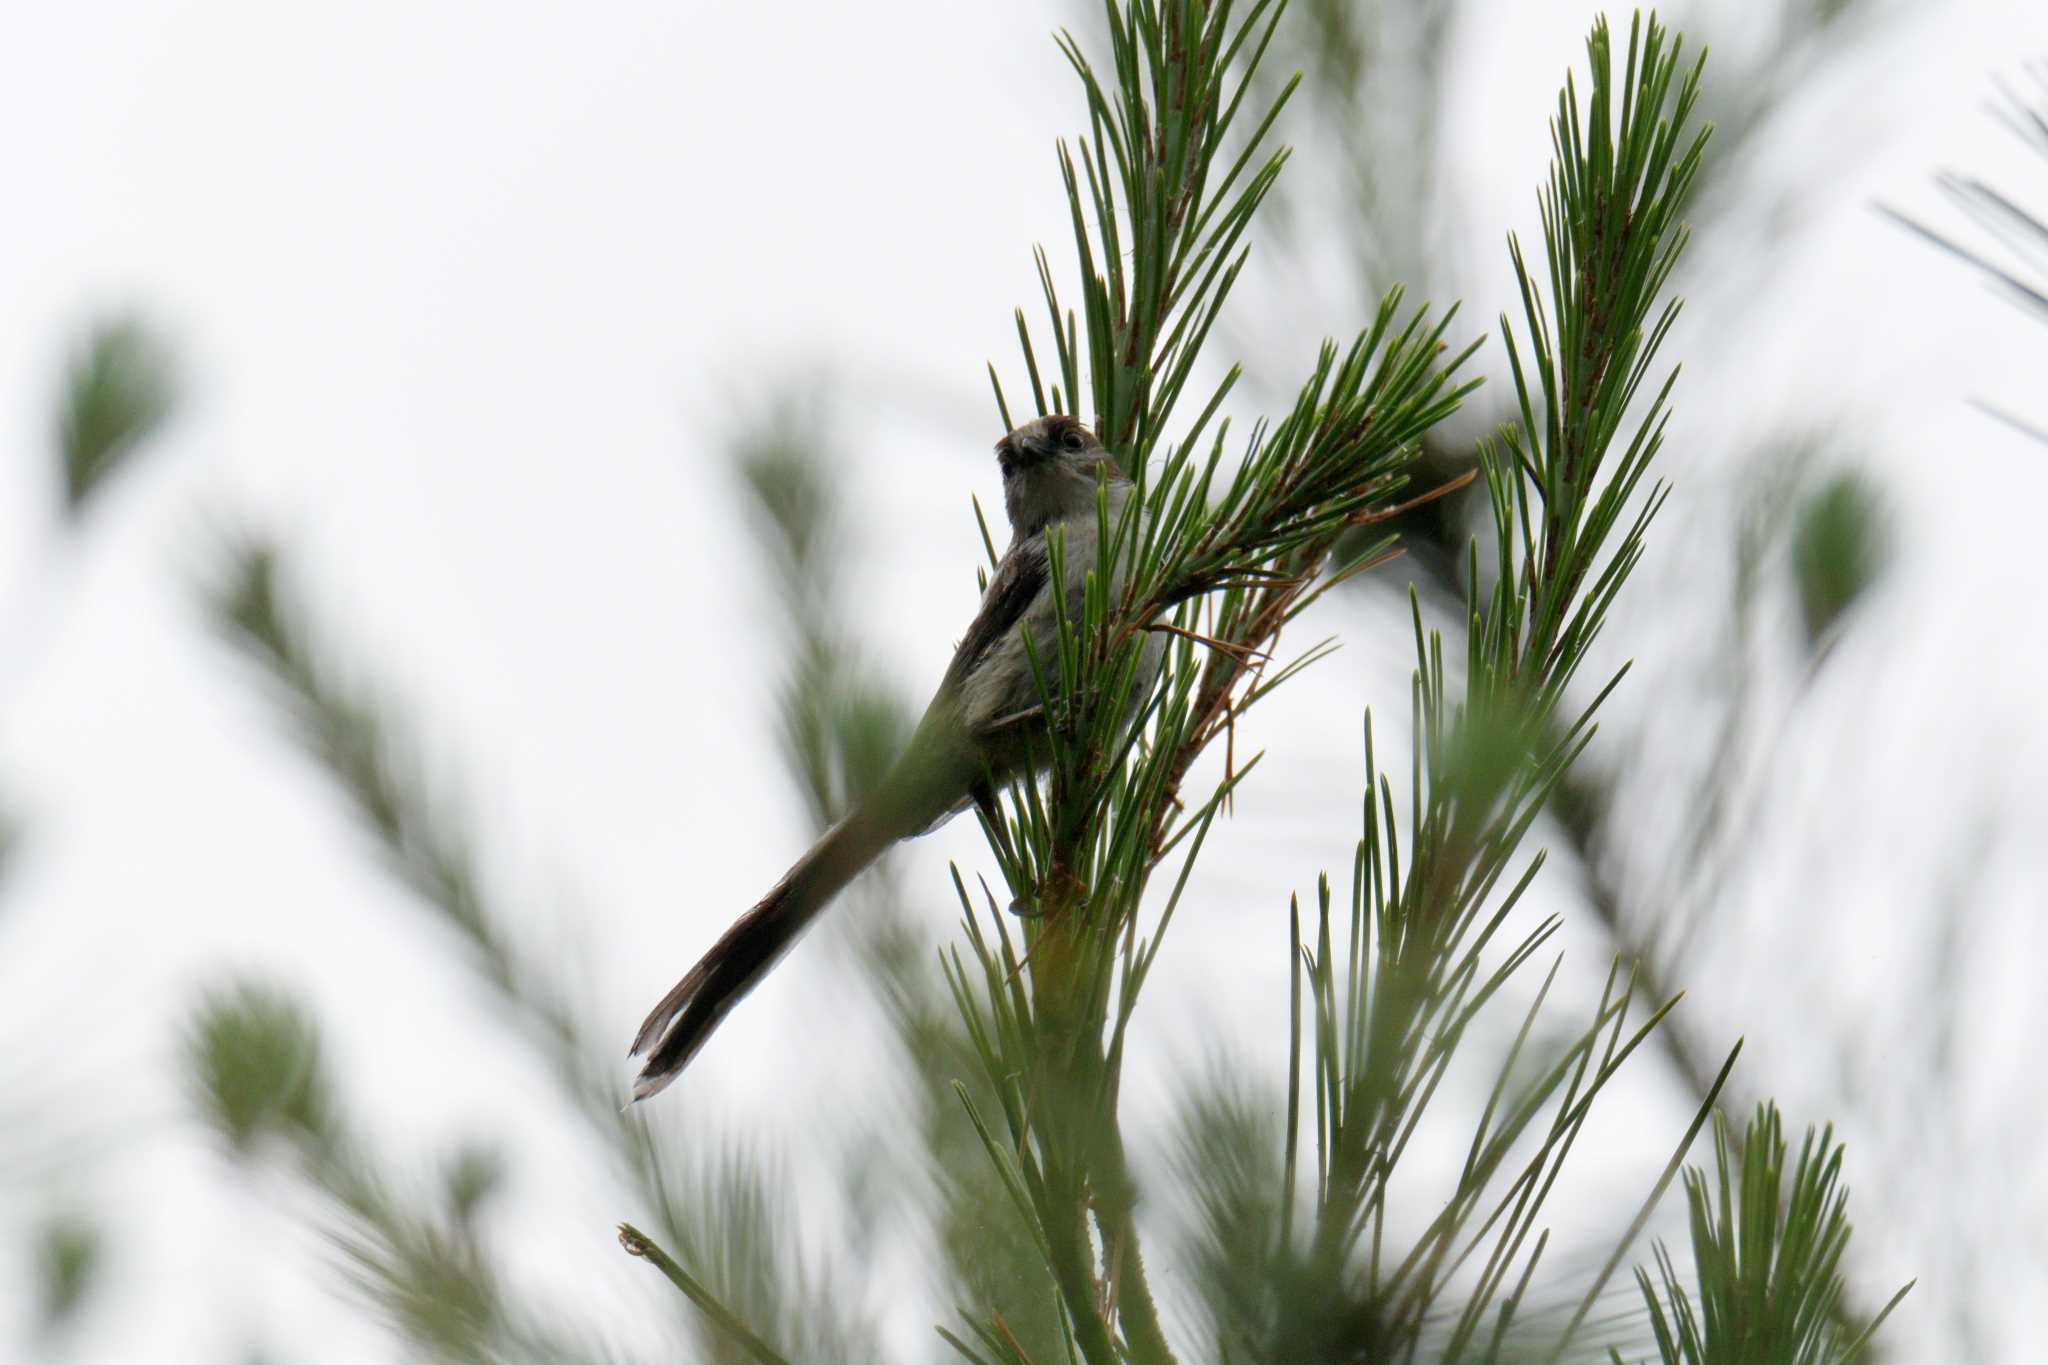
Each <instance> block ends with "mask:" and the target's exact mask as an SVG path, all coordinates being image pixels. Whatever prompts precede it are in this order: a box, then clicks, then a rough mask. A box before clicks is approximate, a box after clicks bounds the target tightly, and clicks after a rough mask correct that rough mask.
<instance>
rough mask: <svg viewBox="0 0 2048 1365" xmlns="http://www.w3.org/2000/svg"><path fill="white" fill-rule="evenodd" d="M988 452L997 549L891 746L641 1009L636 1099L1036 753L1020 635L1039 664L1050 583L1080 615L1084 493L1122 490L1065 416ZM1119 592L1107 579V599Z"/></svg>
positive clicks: (1110, 459)
mask: <svg viewBox="0 0 2048 1365" xmlns="http://www.w3.org/2000/svg"><path fill="white" fill-rule="evenodd" d="M996 461H997V463H998V464H999V465H1000V466H1001V468H1002V474H1003V506H1004V510H1005V511H1006V512H1007V513H1008V515H1009V519H1010V533H1011V535H1010V545H1009V548H1008V549H1007V550H1006V551H1005V552H1004V554H1003V558H1002V562H1001V563H1000V564H998V565H997V566H996V572H995V577H993V578H992V579H990V580H989V584H988V589H987V591H986V592H985V593H984V594H983V595H982V599H981V610H980V611H978V612H976V613H975V616H974V620H973V622H972V623H971V624H970V625H969V626H968V627H967V635H966V637H965V638H964V639H962V640H961V641H960V644H959V647H958V648H957V649H955V650H954V652H953V661H952V663H950V664H948V665H947V667H946V673H945V676H944V677H943V678H942V679H940V681H939V687H938V691H937V692H936V693H935V694H934V695H933V696H932V699H931V703H930V705H928V706H927V707H926V708H925V712H924V718H923V719H922V720H920V721H919V722H918V725H917V729H916V730H915V731H914V732H913V733H912V735H911V738H910V743H909V745H908V747H907V748H906V749H905V751H904V754H903V757H902V758H900V759H899V760H897V762H896V765H895V766H894V767H893V768H891V769H890V770H889V773H888V775H887V776H886V777H884V778H883V779H882V781H881V783H880V784H879V785H878V786H877V787H876V789H875V790H874V791H872V792H870V793H869V794H868V795H867V796H866V797H864V798H862V800H861V802H860V804H859V805H858V806H856V807H855V808H854V810H853V811H852V813H851V814H849V815H847V816H846V817H845V818H844V819H842V820H841V821H839V823H838V824H836V825H834V826H832V827H831V828H830V829H828V830H826V831H825V833H824V835H823V836H822V837H821V838H820V839H819V840H818V842H817V843H816V844H815V845H813V846H812V848H811V850H810V851H809V852H808V853H806V854H804V856H803V857H801V858H799V859H797V860H796V863H795V865H794V866H792V867H791V868H790V869H789V871H788V872H786V873H784V874H783V877H782V880H781V881H779V882H777V883H776V884H775V885H774V887H773V888H772V889H770V890H769V892H768V894H767V895H765V896H763V897H762V898H761V900H760V902H759V903H758V904H757V905H755V906H754V908H753V909H751V910H749V911H747V912H746V913H745V914H744V915H741V916H740V917H739V919H737V920H736V921H734V922H733V925H732V927H731V928H730V929H727V930H726V931H725V933H724V934H723V935H722V936H721V937H720V938H719V940H718V942H716V943H714V944H712V945H711V950H710V951H709V952H707V953H705V954H704V956H703V958H702V959H701V960H700V961H699V962H698V963H697V965H696V966H695V967H692V968H691V969H690V972H689V975H687V976H685V977H684V978H683V979H682V980H681V981H678V982H677V983H676V985H675V989H673V990H671V991H670V992H669V993H668V994H667V995H665V996H663V997H662V1001H661V1003H660V1004H658V1005H656V1006H655V1007H654V1011H653V1013H651V1014H649V1015H648V1016H647V1021H646V1022H645V1023H643V1024H642V1025H641V1026H640V1032H639V1033H638V1034H637V1035H636V1036H635V1037H634V1039H633V1048H632V1055H633V1056H636V1057H637V1056H639V1055H641V1054H642V1053H645V1054H647V1061H646V1063H645V1065H644V1066H643V1067H642V1068H641V1071H640V1075H639V1076H638V1078H637V1079H635V1081H634V1082H633V1098H634V1099H635V1100H644V1099H647V1098H648V1097H650V1096H652V1095H656V1094H659V1093H660V1092H661V1090H662V1089H663V1088H664V1087H665V1086H667V1085H668V1083H669V1082H670V1081H673V1080H674V1079H675V1078H676V1077H677V1076H678V1075H679V1074H680V1073H681V1072H682V1070H683V1068H684V1067H686V1066H688V1065H689V1064H690V1059H691V1058H693V1057H695V1056H696V1055H697V1052H698V1050H699V1049H700V1048H702V1047H703V1046H704V1044H705V1042H706V1040H708V1039H709V1038H710V1037H711V1034H712V1032H713V1031H714V1030H715V1029H717V1027H718V1026H719V1024H720V1023H721V1022H722V1021H723V1020H724V1019H725V1016H726V1013H727V1012H728V1011H729V1010H731V1009H732V1007H733V1006H734V1005H736V1004H738V1003H739V1002H740V1000H741V999H742V998H743V997H744V996H745V995H746V994H747V992H748V991H751V990H752V989H754V987H755V986H757V985H759V984H760V981H761V978H762V977H764V976H766V975H767V974H768V971H769V969H770V968H772V967H773V966H774V965H775V964H776V962H777V961H778V960H779V959H780V958H781V957H782V955H783V954H784V953H785V952H787V951H788V950H789V947H790V945H791V944H792V943H794V942H795V941H796V939H797V936H798V935H800V934H801V933H803V931H804V930H805V929H807V928H809V927H810V925H811V922H812V921H813V920H815V919H816V918H817V917H818V913H819V912H820V911H822V910H823V909H824V908H825V907H826V906H827V905H828V904H830V903H831V901H832V898H833V897H834V896H836V895H838V894H839V892H840V891H841V890H842V889H843V888H844V887H845V886H846V884H847V883H848V882H850V881H852V880H853V879H854V878H855V877H856V876H858V875H859V874H860V872H861V870H862V869H863V868H865V867H867V865H868V864H869V863H871V862H873V861H874V860H875V859H876V858H877V857H879V856H880V855H881V853H882V852H883V851H884V850H885V849H887V848H888V847H889V846H890V845H891V844H893V843H895V842H896V841H897V840H899V839H907V838H910V837H912V836H914V835H918V834H923V833H925V832H926V831H928V830H930V829H933V828H935V827H936V826H938V825H940V824H942V823H944V822H945V821H946V820H947V819H948V818H950V817H951V816H953V815H955V814H957V813H958V812H960V811H962V810H965V809H967V808H968V807H969V806H971V805H973V804H975V803H976V802H981V803H983V804H987V803H989V802H990V801H991V800H992V796H991V788H990V786H989V781H990V779H991V778H993V779H994V781H995V782H996V783H1001V782H1002V781H1004V780H1006V779H1008V778H1010V777H1014V776H1018V775H1020V774H1022V773H1024V772H1025V771H1026V770H1027V769H1029V768H1030V767H1031V766H1032V764H1033V763H1034V757H1033V755H1034V754H1040V755H1042V754H1043V751H1044V746H1043V745H1042V744H1039V743H1035V742H1034V741H1035V740H1037V739H1038V738H1039V737H1041V736H1042V735H1043V733H1044V728H1045V720H1044V709H1043V705H1042V702H1041V698H1040V694H1039V688H1038V682H1037V679H1036V677H1035V676H1034V674H1033V671H1032V666H1031V655H1030V652H1029V651H1028V650H1027V648H1026V646H1025V643H1024V637H1025V636H1026V635H1027V634H1028V635H1029V636H1030V637H1031V642H1032V648H1035V650H1036V651H1037V656H1038V658H1039V660H1040V661H1041V666H1043V667H1048V668H1049V667H1052V666H1053V664H1052V661H1053V660H1054V659H1055V658H1057V657H1058V656H1057V649H1058V640H1059V617H1058V611H1057V610H1056V609H1055V597H1054V593H1055V592H1064V595H1065V599H1066V600H1065V605H1064V607H1063V608H1062V609H1061V610H1064V611H1065V612H1066V614H1067V615H1068V616H1069V617H1070V618H1071V619H1073V620H1075V621H1078V620H1080V619H1081V618H1082V613H1083V605H1084V595H1085V590H1086V583H1087V578H1088V575H1089V573H1090V572H1092V571H1093V570H1094V569H1095V568H1096V565H1097V558H1098V541H1099V537H1100V523H1099V521H1098V516H1097V508H1096V493H1097V490H1098V489H1101V490H1102V491H1103V492H1104V494H1105V496H1106V497H1107V500H1108V513H1109V516H1108V525H1109V526H1111V527H1112V528H1113V527H1115V526H1116V524H1117V520H1118V518H1119V516H1120V515H1121V514H1122V511H1123V508H1124V506H1125V503H1126V501H1127V500H1128V499H1129V498H1130V496H1131V494H1132V492H1133V485H1132V483H1131V480H1130V478H1129V477H1128V476H1127V475H1126V474H1125V473H1124V471H1123V470H1122V468H1121V467H1119V466H1118V464H1117V462H1116V459H1115V457H1114V456H1112V455H1111V454H1110V453H1109V451H1107V450H1106V449H1104V448H1103V446H1102V443H1101V442H1100V441H1099V440H1097V439H1096V436H1095V434H1094V433H1093V432H1092V431H1090V430H1089V429H1088V428H1087V427H1086V426H1085V425H1083V424H1082V423H1081V422H1080V421H1078V420H1076V419H1075V418H1072V417H1066V416H1051V417H1041V418H1038V419H1037V420H1036V421H1032V422H1027V423H1025V424H1024V425H1023V426H1021V427H1018V428H1017V429H1016V430H1015V431H1013V432H1011V433H1010V434H1009V435H1007V436H1005V437H1003V439H1002V440H1000V441H998V442H996ZM1048 536H1053V537H1056V538H1061V539H1062V540H1063V544H1064V551H1063V555H1062V560H1061V562H1062V565H1063V568H1064V571H1065V572H1064V581H1063V582H1062V583H1059V584H1055V583H1054V582H1053V581H1052V567H1051V558H1050V556H1049V554H1048V552H1047V537H1048ZM1121 588H1122V583H1121V579H1120V578H1119V577H1117V576H1116V575H1115V574H1113V575H1112V581H1111V583H1110V584H1109V590H1110V594H1111V600H1112V601H1113V600H1114V599H1115V596H1116V594H1117V593H1119V592H1120V591H1121ZM1162 643H1163V642H1162V641H1160V640H1158V639H1156V638H1155V639H1154V640H1153V641H1152V642H1149V643H1148V644H1147V646H1146V648H1145V649H1144V651H1143V653H1142V654H1141V655H1140V663H1139V671H1138V675H1137V677H1136V679H1135V680H1134V682H1133V684H1132V687H1131V691H1130V699H1131V704H1132V705H1133V706H1137V705H1141V704H1143V701H1144V699H1145V696H1146V694H1147V693H1149V692H1150V690H1151V687H1152V682H1153V680H1154V678H1156V676H1157V673H1158V667H1159V660H1160V658H1161V656H1162V655H1163V653H1164V650H1163V649H1162V648H1160V647H1159V646H1160V645H1161V644H1162Z"/></svg>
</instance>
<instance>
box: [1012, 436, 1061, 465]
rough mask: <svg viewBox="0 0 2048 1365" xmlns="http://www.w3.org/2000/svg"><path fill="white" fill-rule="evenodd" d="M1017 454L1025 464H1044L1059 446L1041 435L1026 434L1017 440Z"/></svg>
mask: <svg viewBox="0 0 2048 1365" xmlns="http://www.w3.org/2000/svg"><path fill="white" fill-rule="evenodd" d="M1016 450H1017V454H1018V455H1019V456H1020V457H1021V459H1022V461H1023V463H1025V464H1033V465H1035V464H1044V463H1045V462H1046V461H1047V460H1050V459H1051V458H1052V457H1053V455H1054V454H1055V453H1057V452H1058V450H1059V447H1058V446H1057V445H1055V444H1053V443H1052V442H1051V441H1048V440H1046V439H1045V438H1044V437H1043V436H1027V437H1025V438H1024V439H1023V440H1021V441H1019V442H1017V445H1016Z"/></svg>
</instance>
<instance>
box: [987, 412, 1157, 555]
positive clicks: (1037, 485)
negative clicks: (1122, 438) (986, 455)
mask: <svg viewBox="0 0 2048 1365" xmlns="http://www.w3.org/2000/svg"><path fill="white" fill-rule="evenodd" d="M996 463H997V464H999V465H1000V466H1001V467H1002V471H1003V503H1004V506H1005V507H1006V508H1007V509H1008V511H1009V514H1010V529H1011V530H1013V531H1015V532H1016V533H1017V534H1018V535H1020V536H1028V535H1033V534H1035V533H1037V532H1038V531H1040V530H1042V529H1044V527H1045V526H1046V525H1047V524H1048V523H1050V522H1054V521H1062V520H1065V519H1067V518H1069V517H1075V516H1080V515H1082V514H1084V513H1093V511H1094V510H1095V486H1096V483H1097V481H1098V480H1099V479H1100V478H1101V477H1102V476H1103V475H1105V474H1106V475H1107V476H1108V478H1109V481H1110V482H1111V483H1112V484H1124V483H1129V482H1130V480H1129V479H1128V478H1127V477H1126V476H1125V474H1124V472H1123V469H1122V467H1121V466H1119V465H1118V464H1117V462H1116V457H1115V456H1114V455H1111V454H1110V453H1109V452H1108V451H1107V450H1105V449H1104V448H1103V445H1102V442H1100V441H1098V440H1096V439H1095V433H1094V432H1092V431H1090V430H1089V429H1088V427H1087V426H1086V425H1085V424H1084V423H1083V422H1082V421H1081V420H1080V419H1079V418H1076V417H1067V416H1063V415H1057V414H1056V415H1054V416H1051V417H1040V418H1037V419H1035V420H1033V421H1030V422H1026V423H1025V424H1024V425H1023V426H1021V427H1018V428H1017V429H1016V430H1015V431H1013V432H1011V433H1010V434H1009V435H1007V436H1005V437H1003V439H1002V440H1000V441H997V442H996Z"/></svg>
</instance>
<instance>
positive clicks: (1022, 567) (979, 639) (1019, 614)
mask: <svg viewBox="0 0 2048 1365" xmlns="http://www.w3.org/2000/svg"><path fill="white" fill-rule="evenodd" d="M1050 574H1051V570H1050V568H1049V566H1048V565H1047V562H1046V557H1045V541H1044V540H1043V539H1042V538H1040V537H1036V536H1034V537H1033V538H1031V539H1030V540H1025V541H1019V542H1018V543H1017V544H1015V545H1012V546H1011V547H1010V551H1009V553H1008V554H1006V555H1004V556H1003V562H1002V563H1000V564H998V565H997V566H996V576H995V577H994V578H993V579H991V580H989V585H988V591H987V592H985V593H983V594H982V597H981V610H980V611H977V612H976V613H975V614H974V620H973V621H972V622H971V623H970V624H969V625H968V627H967V634H966V635H965V636H964V637H963V638H962V639H961V641H960V647H959V648H958V649H956V650H954V651H953V662H952V663H950V664H948V665H947V666H946V677H945V680H944V681H943V682H941V683H940V684H939V695H941V696H949V695H952V694H954V693H956V692H958V691H959V689H960V685H961V684H962V683H963V682H965V681H966V680H967V675H968V674H970V673H972V672H974V668H975V665H977V664H979V663H980V662H981V661H982V659H984V658H985V657H987V655H988V652H989V651H990V650H991V649H993V648H995V646H996V645H997V644H998V643H1000V642H1001V641H1002V640H1003V638H1004V637H1006V636H1007V635H1009V634H1010V632H1011V631H1014V630H1015V629H1016V628H1017V623H1018V622H1020V621H1022V620H1023V619H1024V613H1025V612H1027V611H1029V610H1030V609H1031V604H1032V603H1033V602H1035V601H1037V600H1038V595H1039V594H1040V593H1041V592H1043V591H1045V584H1046V580H1047V578H1048V577H1049V576H1050Z"/></svg>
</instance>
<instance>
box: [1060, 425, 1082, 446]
mask: <svg viewBox="0 0 2048 1365" xmlns="http://www.w3.org/2000/svg"><path fill="white" fill-rule="evenodd" d="M1060 444H1061V445H1063V446H1065V447H1066V448H1067V449H1068V450H1080V449H1081V448H1082V447H1084V446H1086V445H1087V444H1088V442H1087V440H1086V439H1084V438H1083V437H1082V435H1081V432H1080V429H1079V428H1078V427H1070V428H1068V430H1067V434H1066V435H1064V436H1062V437H1060Z"/></svg>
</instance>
